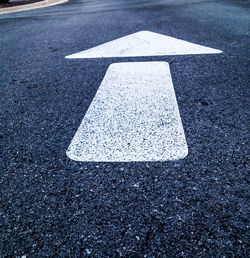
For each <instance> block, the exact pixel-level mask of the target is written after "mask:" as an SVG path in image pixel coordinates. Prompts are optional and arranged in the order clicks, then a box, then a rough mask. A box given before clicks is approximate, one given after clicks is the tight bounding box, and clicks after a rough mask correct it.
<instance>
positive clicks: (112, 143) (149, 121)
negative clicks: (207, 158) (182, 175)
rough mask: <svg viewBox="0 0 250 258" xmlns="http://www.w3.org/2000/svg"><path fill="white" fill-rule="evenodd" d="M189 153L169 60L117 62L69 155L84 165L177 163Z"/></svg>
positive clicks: (107, 74)
mask: <svg viewBox="0 0 250 258" xmlns="http://www.w3.org/2000/svg"><path fill="white" fill-rule="evenodd" d="M187 153H188V148H187V143H186V139H185V135H184V130H183V126H182V122H181V117H180V114H179V109H178V104H177V101H176V97H175V92H174V88H173V84H172V80H171V74H170V69H169V65H168V63H166V62H133V63H117V64H112V65H111V66H110V67H109V69H108V71H107V73H106V75H105V77H104V79H103V81H102V83H101V85H100V87H99V89H98V91H97V93H96V96H95V97H94V99H93V101H92V103H91V105H90V107H89V109H88V111H87V113H86V115H85V117H84V119H83V121H82V123H81V125H80V127H79V128H78V130H77V132H76V134H75V136H74V138H73V140H72V142H71V144H70V146H69V149H68V151H67V155H68V156H69V157H70V158H71V159H73V160H78V161H109V162H110V161H116V162H120V161H123V162H127V161H159V160H162V161H164V160H177V159H181V158H184V157H185V156H186V155H187Z"/></svg>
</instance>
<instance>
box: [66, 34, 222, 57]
mask: <svg viewBox="0 0 250 258" xmlns="http://www.w3.org/2000/svg"><path fill="white" fill-rule="evenodd" d="M222 52H223V51H221V50H218V49H214V48H209V47H204V46H201V45H198V44H194V43H190V42H187V41H184V40H181V39H176V38H173V37H169V36H165V35H162V34H159V33H155V32H151V31H139V32H136V33H133V34H130V35H128V36H125V37H121V38H118V39H115V40H112V41H110V42H107V43H104V44H102V45H99V46H97V47H93V48H90V49H88V50H85V51H82V52H78V53H75V54H73V55H68V56H66V57H65V58H107V57H133V56H134V57H135V56H167V55H190V54H220V53H222Z"/></svg>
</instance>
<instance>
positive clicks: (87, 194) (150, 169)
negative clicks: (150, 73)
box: [0, 0, 250, 257]
mask: <svg viewBox="0 0 250 258" xmlns="http://www.w3.org/2000/svg"><path fill="white" fill-rule="evenodd" d="M107 2H108V3H107ZM249 7H250V4H249V1H247V0H246V1H243V0H238V1H237V0H235V1H230V0H210V1H209V0H206V1H205V0H190V1H188V0H186V1H185V0H175V1H174V0H169V1H167V0H166V1H164V0H161V1H160V0H159V1H157V0H155V1H146V0H145V1H143V0H129V1H122V0H116V1H115V0H112V1H104V0H103V1H93V2H91V1H83V0H72V1H70V2H68V3H65V4H62V5H58V6H54V7H49V8H42V9H37V10H33V11H25V12H19V13H12V14H9V15H0V91H1V134H0V139H1V149H0V151H1V173H0V205H1V206H0V257H20V256H22V255H26V256H27V257H44V256H55V257H58V256H61V257H86V256H89V257H119V256H121V257H249V249H248V239H249V238H248V236H249V221H248V214H249V213H248V212H249V208H248V199H247V198H248V197H249V177H248V175H249V174H248V172H249V170H248V169H249V156H248V138H249V134H248V132H249V131H248V124H247V117H248V114H249V108H248V107H249V104H248V99H249V87H248V86H249V24H250V15H249ZM140 30H150V31H153V32H158V33H162V34H165V35H168V36H172V37H176V38H180V39H183V40H186V41H190V42H193V43H197V44H201V45H204V46H208V47H212V48H216V49H220V50H223V51H224V52H223V53H222V54H219V55H191V56H171V57H144V58H110V59H92V60H91V59H82V60H80V59H79V60H76V59H75V60H67V59H64V57H65V56H66V55H69V54H73V53H75V52H79V51H82V50H84V49H88V48H90V47H93V46H96V45H99V44H101V43H104V42H107V41H110V40H113V39H116V38H118V37H121V36H125V35H127V34H130V33H134V32H137V31H140ZM138 60H140V61H150V60H152V61H167V62H169V63H170V67H171V73H172V77H173V83H174V87H175V91H176V96H177V99H178V104H179V109H180V113H181V117H182V122H183V126H184V130H185V133H186V137H187V142H188V146H189V155H188V156H187V157H186V158H185V159H183V160H179V161H176V162H152V163H136V162H135V163H83V162H74V161H72V160H70V159H69V158H68V157H67V156H66V150H67V148H68V146H69V144H70V142H71V139H72V137H73V136H74V134H75V132H76V130H77V128H78V126H79V124H80V122H81V120H82V118H83V117H84V113H85V112H86V110H87V108H88V106H89V105H90V103H91V101H92V99H93V97H94V95H95V93H96V90H97V89H98V86H99V85H100V83H101V81H102V79H103V76H104V74H105V72H106V70H107V68H108V66H109V65H110V64H111V63H114V62H121V61H138Z"/></svg>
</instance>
